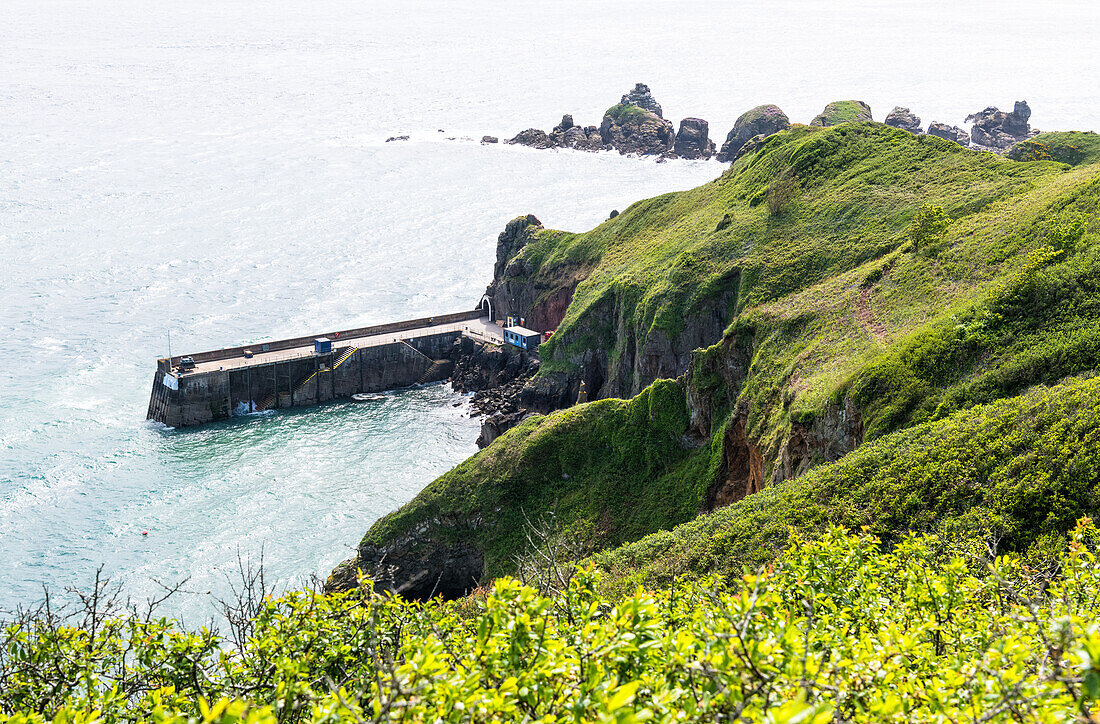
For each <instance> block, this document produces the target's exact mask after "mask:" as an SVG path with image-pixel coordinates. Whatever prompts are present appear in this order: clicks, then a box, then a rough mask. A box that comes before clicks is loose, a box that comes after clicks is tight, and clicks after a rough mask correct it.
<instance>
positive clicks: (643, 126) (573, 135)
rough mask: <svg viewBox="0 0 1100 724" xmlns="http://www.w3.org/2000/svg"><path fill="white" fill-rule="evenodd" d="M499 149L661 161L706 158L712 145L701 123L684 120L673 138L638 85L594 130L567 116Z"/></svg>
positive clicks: (530, 130) (669, 126) (654, 103)
mask: <svg viewBox="0 0 1100 724" xmlns="http://www.w3.org/2000/svg"><path fill="white" fill-rule="evenodd" d="M505 143H511V144H516V145H520V146H530V147H531V148H572V149H576V150H579V151H606V150H612V149H614V150H617V151H618V152H619V153H621V154H628V153H633V154H638V155H641V156H662V157H665V158H677V157H683V158H710V157H711V156H713V155H714V143H713V142H712V141H711V140H710V138H709V127H708V124H707V122H706V121H704V120H703V119H701V118H685V119H684V120H683V121H682V122H681V123H680V132H679V133H677V132H676V129H675V127H674V126H673V125H672V123H671V122H670V121H667V120H665V117H664V114H663V111H662V109H661V104H660V103H658V102H657V100H656V99H655V98H654V97H653V93H652V92H651V91H650V90H649V86H647V85H645V84H644V83H638V84H637V85H635V86H634V89H633V90H631V91H630V92H628V93H626V94H624V95H623V97H622V100H621V101H620V102H619V103H617V104H616V105H614V106H611V108H609V109H607V112H606V113H604V116H603V119H602V121H601V123H600V125H599V126H583V127H582V126H579V125H577V124H576V123H574V122H573V116H571V115H568V114H566V115H564V116H562V119H561V123H559V124H558V125H556V126H554V129H553V130H552V131H550V132H549V133H547V132H545V131H543V130H540V129H538V128H528V129H527V130H525V131H522V132H521V133H518V134H516V135H515V136H514V137H513V138H510V139H508V140H506V141H505Z"/></svg>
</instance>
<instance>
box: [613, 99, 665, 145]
mask: <svg viewBox="0 0 1100 724" xmlns="http://www.w3.org/2000/svg"><path fill="white" fill-rule="evenodd" d="M600 137H601V138H602V139H603V142H604V145H605V146H610V147H611V148H614V149H615V150H616V151H618V152H619V153H621V154H627V153H634V154H637V155H639V156H661V155H664V154H667V153H668V152H669V151H671V150H672V145H673V142H674V141H675V138H676V132H675V129H674V128H673V127H672V123H671V122H670V121H666V120H665V119H664V118H661V117H660V116H658V115H657V114H656V113H653V112H652V111H647V110H646V109H644V108H642V107H641V106H636V105H633V104H630V103H619V104H616V105H614V106H611V107H610V108H608V109H607V112H606V113H604V114H603V122H602V123H601V124H600Z"/></svg>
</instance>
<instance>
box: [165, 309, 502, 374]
mask: <svg viewBox="0 0 1100 724" xmlns="http://www.w3.org/2000/svg"><path fill="white" fill-rule="evenodd" d="M483 315H484V312H483V311H482V310H480V309H471V310H469V311H466V312H455V313H454V314H443V315H440V316H438V317H422V318H420V319H409V320H405V321H403V322H390V323H388V324H378V325H375V326H372V327H356V328H355V329H341V330H337V331H333V332H318V333H316V334H307V335H305V336H302V337H293V338H291V339H280V340H275V341H273V342H255V343H253V344H242V345H240V346H238V347H228V348H226V349H217V350H211V351H209V352H196V353H194V354H189V355H175V356H173V357H172V359H171V362H170V363H169V359H168V358H167V357H162V358H161V359H159V360H157V367H158V368H159V369H160V370H161V371H162V372H170V371H171V369H172V367H176V366H178V365H179V362H180V359H181V358H183V357H191V358H192V359H193V360H195V362H196V363H197V364H202V363H203V362H215V361H217V360H223V359H233V358H235V357H240V356H242V355H244V351H245V350H246V349H250V350H252V351H253V352H278V351H280V350H284V349H293V348H295V347H301V346H303V345H309V344H312V343H313V340H314V339H316V338H317V337H328V338H330V339H332V341H333V342H334V344H340V343H342V342H343V341H344V340H346V339H354V338H357V337H373V336H375V335H380V334H394V333H397V332H406V331H408V330H410V329H419V328H421V327H428V326H435V325H442V324H451V323H454V322H465V321H468V320H471V319H480V318H481V317H482V316H483Z"/></svg>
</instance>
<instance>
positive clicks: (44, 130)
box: [0, 0, 1100, 620]
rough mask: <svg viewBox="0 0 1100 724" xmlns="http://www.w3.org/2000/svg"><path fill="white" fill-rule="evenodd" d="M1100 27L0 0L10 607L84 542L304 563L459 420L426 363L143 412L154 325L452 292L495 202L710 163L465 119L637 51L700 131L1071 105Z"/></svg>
mask: <svg viewBox="0 0 1100 724" xmlns="http://www.w3.org/2000/svg"><path fill="white" fill-rule="evenodd" d="M536 8H538V9H536ZM1098 31H1100V22H1098V13H1097V10H1096V9H1095V7H1094V6H1092V5H1091V4H1088V3H1044V4H1043V5H1042V7H1041V10H1040V9H1039V6H1036V5H1035V4H1034V3H1026V4H1025V3H1011V2H999V3H972V4H968V5H966V6H960V5H958V4H957V3H927V2H919V3H917V2H912V3H905V2H903V3H816V2H789V3H784V2H754V3H748V2H745V3H677V2H649V3H618V2H611V3H580V2H554V3H545V4H539V5H538V6H535V5H533V4H530V5H529V4H525V3H500V4H490V3H482V2H467V3H416V2H400V3H378V2H335V1H333V0H318V1H317V2H310V3H287V2H266V1H265V2H258V1H257V0H235V1H233V0H230V1H229V2H226V1H225V0H194V1H192V2H187V3H168V2H158V1H151V2H149V1H142V2H138V1H137V0H110V1H109V2H103V1H100V0H96V1H95V2H92V1H84V2H79V1H72V2H61V1H53V0H46V1H45V2H43V1H41V0H5V2H4V3H2V4H0V275H2V276H0V279H2V280H3V283H2V285H0V333H2V334H3V341H4V348H5V351H4V354H3V355H0V608H3V607H11V606H15V605H17V604H19V603H28V602H31V601H33V600H34V599H36V598H37V597H38V596H39V595H40V589H41V586H42V585H43V584H49V585H50V586H51V587H54V588H60V587H63V586H68V585H81V584H86V583H87V582H88V581H89V580H90V578H91V576H92V574H93V571H94V569H95V568H96V567H97V566H98V565H100V564H102V565H104V567H105V570H106V571H107V572H108V573H110V574H111V575H114V576H116V577H118V578H120V579H121V580H122V581H124V583H125V584H126V585H127V587H128V588H129V589H130V590H131V591H133V592H134V593H135V594H137V595H145V594H147V593H149V592H151V591H152V590H153V589H154V587H155V584H154V583H153V581H154V579H159V580H163V581H176V580H180V579H183V578H190V581H191V582H190V584H189V585H188V589H189V590H191V591H194V592H197V593H199V594H204V593H205V592H207V591H210V592H212V593H213V594H214V595H224V593H225V591H226V584H225V580H224V575H223V574H224V573H225V571H226V569H227V568H228V567H231V566H233V565H234V564H235V561H236V557H237V554H238V551H239V552H240V553H241V554H242V555H244V556H247V557H251V558H253V559H255V558H256V557H258V555H259V551H260V550H261V547H262V548H263V549H264V555H265V563H266V566H267V570H268V573H269V574H270V575H271V576H272V577H274V578H276V579H277V580H278V581H279V582H280V583H281V584H282V585H287V586H293V585H299V584H301V583H302V582H303V581H304V580H305V579H306V578H307V577H308V576H310V575H311V574H320V575H323V574H324V573H325V572H327V570H328V569H329V568H330V567H331V566H332V565H333V564H335V563H336V562H338V561H339V560H340V559H342V558H344V557H346V556H347V555H348V554H349V553H350V547H351V546H353V545H354V544H355V543H356V542H357V540H358V539H359V537H360V536H361V535H362V533H363V532H364V531H365V530H366V529H367V528H368V527H369V525H370V523H371V522H372V521H373V520H375V519H376V518H378V517H379V516H380V515H383V514H385V513H386V512H388V511H390V510H393V509H395V508H396V507H397V506H399V505H400V504H401V503H403V502H405V501H407V500H409V499H410V498H411V497H412V496H413V495H415V494H416V492H417V491H418V490H419V489H420V488H421V487H423V486H424V485H425V484H427V483H428V482H430V481H431V480H432V479H433V478H434V477H436V476H437V475H439V474H440V473H442V472H444V471H445V470H447V469H449V468H450V467H452V466H453V465H454V464H456V463H457V462H459V461H460V460H462V459H463V458H465V457H467V456H468V455H470V454H472V453H473V452H474V451H475V450H476V447H475V445H474V442H473V441H474V439H475V437H476V435H477V426H478V423H477V421H476V420H471V419H470V418H469V417H468V409H467V408H466V406H465V405H464V404H463V402H462V398H461V397H458V396H455V395H453V394H451V393H450V392H449V391H448V390H447V388H446V387H432V388H428V389H422V390H416V391H413V392H408V393H404V394H399V395H393V396H389V397H387V399H386V400H385V401H383V402H377V403H367V404H364V405H352V404H337V405H331V406H325V407H319V408H314V409H307V410H298V411H294V412H289V413H278V414H274V415H264V416H250V417H247V418H242V419H236V420H233V421H230V422H228V423H222V424H217V425H212V426H209V427H206V428H202V429H197V430H187V431H166V430H163V429H158V428H157V427H155V426H152V425H148V424H146V423H145V422H144V421H143V418H144V413H145V406H146V403H147V399H148V392H149V386H150V384H151V383H152V370H153V360H154V359H155V358H156V357H157V356H160V355H163V354H165V353H166V352H167V344H166V335H167V332H168V331H169V330H171V332H172V344H173V351H174V352H176V353H180V352H186V351H198V350H203V349H209V348H216V347H221V346H228V345H235V344H240V343H248V342H254V341H261V340H263V339H273V338H278V337H281V336H294V335H298V334H307V333H310V332H312V331H315V330H326V329H332V328H339V327H352V326H359V325H366V324H372V323H380V322H386V321H393V320H397V319H402V318H411V317H417V316H427V315H431V314H439V313H442V312H448V311H454V310H458V309H462V308H467V307H470V306H471V305H473V304H474V303H475V302H476V301H477V298H478V297H479V295H480V293H481V292H482V291H483V290H484V287H485V284H486V283H487V282H488V281H489V279H490V277H491V273H492V263H493V255H494V248H495V239H496V235H497V233H499V231H500V230H501V229H502V228H503V226H504V223H505V222H506V221H507V220H509V219H510V218H512V217H514V216H516V215H518V214H520V213H534V214H536V215H537V216H539V218H540V219H542V221H543V222H545V223H546V224H547V225H548V226H553V227H556V228H566V229H571V230H584V229H588V228H591V227H592V226H593V225H595V224H597V223H599V222H600V221H602V220H603V219H605V218H606V217H607V214H608V212H610V211H611V210H612V209H616V208H617V209H622V208H625V207H626V206H627V205H628V204H630V203H631V202H632V201H635V200H637V199H640V198H644V197H647V196H652V195H655V194H658V193H663V192H666V191H672V190H677V189H683V188H688V187H691V186H695V185H698V184H700V183H703V182H705V181H707V180H709V179H711V178H713V177H715V176H716V175H717V174H718V173H719V172H720V171H721V166H719V165H718V164H716V163H708V162H682V161H679V162H670V163H665V164H657V163H655V162H653V161H652V160H638V159H628V158H621V157H619V156H618V155H616V154H583V153H574V152H540V151H532V150H528V149H522V148H515V147H507V146H502V145H496V146H482V145H480V144H478V143H477V142H476V141H474V140H468V139H479V138H480V137H481V136H482V135H483V134H491V135H496V136H500V137H502V138H503V137H507V136H511V135H513V134H515V133H516V132H518V131H520V130H522V129H524V128H526V127H529V126H537V127H542V128H544V129H549V128H550V127H551V126H553V125H554V124H555V123H556V122H557V121H558V119H559V118H560V116H561V114H562V113H566V112H571V113H573V115H574V118H575V119H576V120H577V122H579V123H582V124H594V123H598V122H599V118H600V116H601V114H602V112H603V110H604V109H605V108H606V107H607V106H609V105H610V104H611V103H613V102H615V101H616V100H617V99H618V97H619V95H621V94H622V93H623V92H625V91H626V90H627V89H629V88H630V87H632V86H633V84H634V83H635V82H637V81H644V82H646V83H648V84H649V85H650V86H651V88H652V89H653V92H654V94H655V95H656V97H657V99H658V100H659V101H660V102H661V103H662V105H663V106H664V109H665V115H666V116H667V117H669V118H671V119H673V120H674V121H677V122H678V121H679V119H680V118H683V117H684V116H699V117H703V118H706V119H708V120H709V121H710V122H711V135H712V137H715V138H716V140H717V141H718V142H721V140H722V138H723V137H724V135H725V133H726V131H728V129H729V127H730V126H731V125H732V123H733V120H734V119H735V118H736V117H737V115H739V114H740V113H741V112H742V111H744V110H746V109H748V108H749V107H751V106H753V105H756V104H759V103H764V102H774V103H778V104H779V105H780V106H781V107H783V108H784V110H786V111H787V112H788V114H790V116H791V117H792V119H793V120H796V121H803V122H805V121H808V120H809V118H811V117H812V116H813V115H814V114H816V113H817V112H819V111H820V110H821V108H822V107H823V106H824V105H825V104H826V103H827V102H829V101H831V100H836V99H840V98H860V99H863V100H865V101H867V102H868V103H870V105H871V107H872V109H873V111H874V114H875V117H876V118H879V119H881V118H882V117H884V115H885V113H886V112H887V111H888V110H889V109H890V108H891V107H892V106H893V105H895V104H900V105H908V106H909V107H911V108H912V109H913V110H914V111H915V112H916V113H918V114H919V115H921V116H922V117H923V118H924V121H925V123H927V122H928V121H930V120H941V121H946V122H949V123H957V124H961V123H962V121H963V117H964V116H965V115H966V114H967V113H968V112H971V111H975V110H978V109H980V108H982V107H984V106H986V105H999V106H1001V107H1002V108H1004V107H1011V105H1012V102H1013V101H1014V100H1017V99H1023V98H1026V99H1027V100H1028V101H1029V102H1030V104H1031V106H1032V108H1033V109H1034V115H1033V117H1032V123H1033V124H1034V125H1036V126H1038V127H1040V128H1043V129H1079V130H1088V129H1094V128H1095V127H1096V125H1097V124H1096V120H1095V116H1096V113H1097V112H1098V111H1100V89H1097V87H1096V86H1095V84H1094V83H1091V80H1092V79H1094V78H1096V77H1098V76H1100V58H1098V56H1097V53H1096V52H1095V38H1096V37H1098ZM439 129H443V131H444V132H443V133H440V132H439ZM401 134H409V135H410V136H411V139H410V140H409V141H407V142H394V143H385V142H384V141H385V139H386V138H387V137H388V136H393V135H401ZM451 138H453V139H454V140H448V139H451ZM456 405H457V406H456ZM143 533H144V534H143ZM176 606H177V608H176V609H175V610H176V612H178V613H180V614H183V615H186V616H187V617H188V618H189V619H190V620H195V619H202V618H205V617H206V616H208V615H209V614H210V613H211V610H212V609H211V604H210V597H208V596H205V595H191V596H186V597H184V598H182V599H180V600H179V601H178V602H177V603H176Z"/></svg>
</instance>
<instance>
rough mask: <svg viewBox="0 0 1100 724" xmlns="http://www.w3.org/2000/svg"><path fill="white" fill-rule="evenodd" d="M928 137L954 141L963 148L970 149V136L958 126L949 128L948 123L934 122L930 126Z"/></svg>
mask: <svg viewBox="0 0 1100 724" xmlns="http://www.w3.org/2000/svg"><path fill="white" fill-rule="evenodd" d="M928 135H929V136H936V137H937V138H942V139H944V140H946V141H954V142H955V143H957V144H959V145H960V146H962V147H963V148H969V147H970V134H969V133H967V132H966V131H964V130H963V129H961V128H959V127H958V126H949V125H947V124H946V123H940V122H939V121H932V122H931V123H929V124H928Z"/></svg>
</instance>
